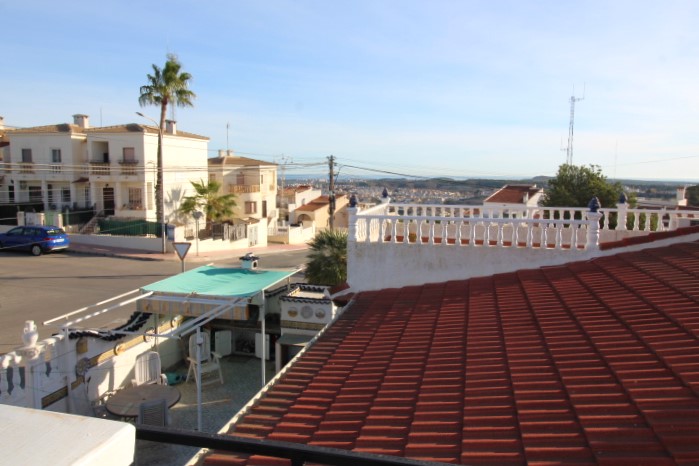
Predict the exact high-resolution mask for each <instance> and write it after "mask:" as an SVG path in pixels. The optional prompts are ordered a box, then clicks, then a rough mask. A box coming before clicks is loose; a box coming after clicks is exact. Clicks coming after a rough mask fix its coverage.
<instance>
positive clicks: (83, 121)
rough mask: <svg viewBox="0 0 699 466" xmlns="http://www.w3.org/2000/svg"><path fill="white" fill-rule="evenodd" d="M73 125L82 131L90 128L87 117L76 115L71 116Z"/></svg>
mask: <svg viewBox="0 0 699 466" xmlns="http://www.w3.org/2000/svg"><path fill="white" fill-rule="evenodd" d="M73 124H75V125H78V126H80V127H81V128H82V129H87V128H89V127H90V119H89V117H88V116H87V115H81V114H79V113H76V114H75V115H73Z"/></svg>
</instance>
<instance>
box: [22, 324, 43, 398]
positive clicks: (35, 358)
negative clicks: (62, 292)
mask: <svg viewBox="0 0 699 466" xmlns="http://www.w3.org/2000/svg"><path fill="white" fill-rule="evenodd" d="M38 339H39V333H38V331H37V329H36V325H35V324H34V321H33V320H27V321H26V322H25V323H24V331H23V334H22V341H23V342H24V346H22V347H21V348H19V349H18V350H17V353H18V354H19V355H20V356H22V359H23V360H24V377H25V388H24V391H25V393H26V394H27V398H26V399H27V402H28V404H29V406H28V407H29V408H34V409H41V379H40V378H39V377H37V374H39V373H40V370H39V369H38V366H39V363H40V358H39V356H40V355H41V348H40V347H39V346H37V345H36V342H37V340H38ZM17 380H19V374H17Z"/></svg>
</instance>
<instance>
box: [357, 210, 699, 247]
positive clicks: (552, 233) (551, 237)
mask: <svg viewBox="0 0 699 466" xmlns="http://www.w3.org/2000/svg"><path fill="white" fill-rule="evenodd" d="M355 218H356V221H355V223H354V224H352V225H350V238H349V239H350V241H356V242H358V243H362V242H364V243H376V242H378V243H382V242H383V243H417V244H447V245H448V244H452V245H457V246H467V245H468V246H500V247H527V248H555V249H588V248H590V247H597V246H598V240H599V236H598V233H595V232H599V231H604V230H608V231H609V230H616V231H629V232H641V233H640V234H642V232H660V231H668V230H676V229H677V228H679V227H681V226H687V225H689V224H690V222H691V221H692V219H694V220H699V210H698V211H686V210H665V209H660V210H648V209H631V208H628V207H627V206H626V205H625V204H622V205H621V206H620V207H619V208H604V209H599V212H598V213H597V214H595V215H594V216H591V215H590V212H589V211H588V209H586V208H567V207H566V208H559V207H553V208H546V207H528V208H521V209H502V208H490V207H484V206H450V205H422V204H380V205H378V206H375V207H372V208H370V209H367V210H365V211H360V212H359V213H358V214H357V215H356V217H355ZM591 227H594V228H591ZM595 235H597V236H595Z"/></svg>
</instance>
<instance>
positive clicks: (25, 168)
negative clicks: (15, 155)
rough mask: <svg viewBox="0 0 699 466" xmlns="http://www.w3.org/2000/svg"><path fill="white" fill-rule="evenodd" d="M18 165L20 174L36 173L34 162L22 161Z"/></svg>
mask: <svg viewBox="0 0 699 466" xmlns="http://www.w3.org/2000/svg"><path fill="white" fill-rule="evenodd" d="M18 165H19V173H20V174H25V175H26V174H31V173H34V162H20V163H19V164H18Z"/></svg>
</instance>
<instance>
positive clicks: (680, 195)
mask: <svg viewBox="0 0 699 466" xmlns="http://www.w3.org/2000/svg"><path fill="white" fill-rule="evenodd" d="M686 194H687V188H686V187H685V186H679V187H678V188H677V205H678V206H686V205H687V199H686V198H685V196H686Z"/></svg>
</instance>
